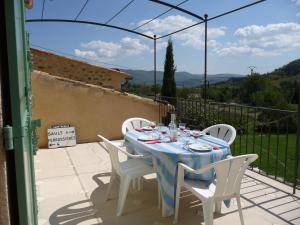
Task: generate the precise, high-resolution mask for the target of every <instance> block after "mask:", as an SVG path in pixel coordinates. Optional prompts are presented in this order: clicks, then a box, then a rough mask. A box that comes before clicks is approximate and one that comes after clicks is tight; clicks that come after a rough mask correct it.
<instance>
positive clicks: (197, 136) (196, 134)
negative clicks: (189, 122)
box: [192, 130, 201, 143]
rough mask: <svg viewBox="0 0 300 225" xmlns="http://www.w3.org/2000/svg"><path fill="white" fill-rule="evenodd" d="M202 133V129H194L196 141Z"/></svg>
mask: <svg viewBox="0 0 300 225" xmlns="http://www.w3.org/2000/svg"><path fill="white" fill-rule="evenodd" d="M200 134H201V131H200V130H193V134H192V136H193V137H194V139H195V143H197V142H198V138H199V137H200Z"/></svg>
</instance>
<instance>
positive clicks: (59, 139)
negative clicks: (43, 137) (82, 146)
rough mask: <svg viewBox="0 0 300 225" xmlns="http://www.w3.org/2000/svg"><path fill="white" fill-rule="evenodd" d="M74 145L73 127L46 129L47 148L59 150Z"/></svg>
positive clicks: (74, 134)
mask: <svg viewBox="0 0 300 225" xmlns="http://www.w3.org/2000/svg"><path fill="white" fill-rule="evenodd" d="M74 145H76V133H75V127H72V126H70V125H57V126H52V127H51V128H49V129H48V148H59V147H67V146H74Z"/></svg>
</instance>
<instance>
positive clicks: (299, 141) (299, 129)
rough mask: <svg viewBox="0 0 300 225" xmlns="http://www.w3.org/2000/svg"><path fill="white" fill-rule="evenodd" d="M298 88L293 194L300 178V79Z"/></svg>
mask: <svg viewBox="0 0 300 225" xmlns="http://www.w3.org/2000/svg"><path fill="white" fill-rule="evenodd" d="M297 89H298V113H297V138H296V150H295V171H294V187H293V194H295V193H296V188H297V180H298V160H299V147H300V146H299V145H300V81H298V83H297Z"/></svg>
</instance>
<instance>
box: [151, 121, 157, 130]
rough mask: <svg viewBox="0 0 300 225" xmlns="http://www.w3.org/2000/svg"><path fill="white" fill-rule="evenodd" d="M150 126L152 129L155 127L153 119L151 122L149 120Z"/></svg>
mask: <svg viewBox="0 0 300 225" xmlns="http://www.w3.org/2000/svg"><path fill="white" fill-rule="evenodd" d="M150 127H151V128H152V129H154V128H155V127H156V122H155V121H151V122H150Z"/></svg>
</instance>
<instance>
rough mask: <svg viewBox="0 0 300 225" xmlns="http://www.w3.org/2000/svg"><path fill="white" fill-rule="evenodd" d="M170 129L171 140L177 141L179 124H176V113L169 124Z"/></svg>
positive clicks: (172, 115)
mask: <svg viewBox="0 0 300 225" xmlns="http://www.w3.org/2000/svg"><path fill="white" fill-rule="evenodd" d="M169 129H170V139H171V141H176V139H177V126H176V114H175V113H172V114H171V122H170V124H169Z"/></svg>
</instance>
